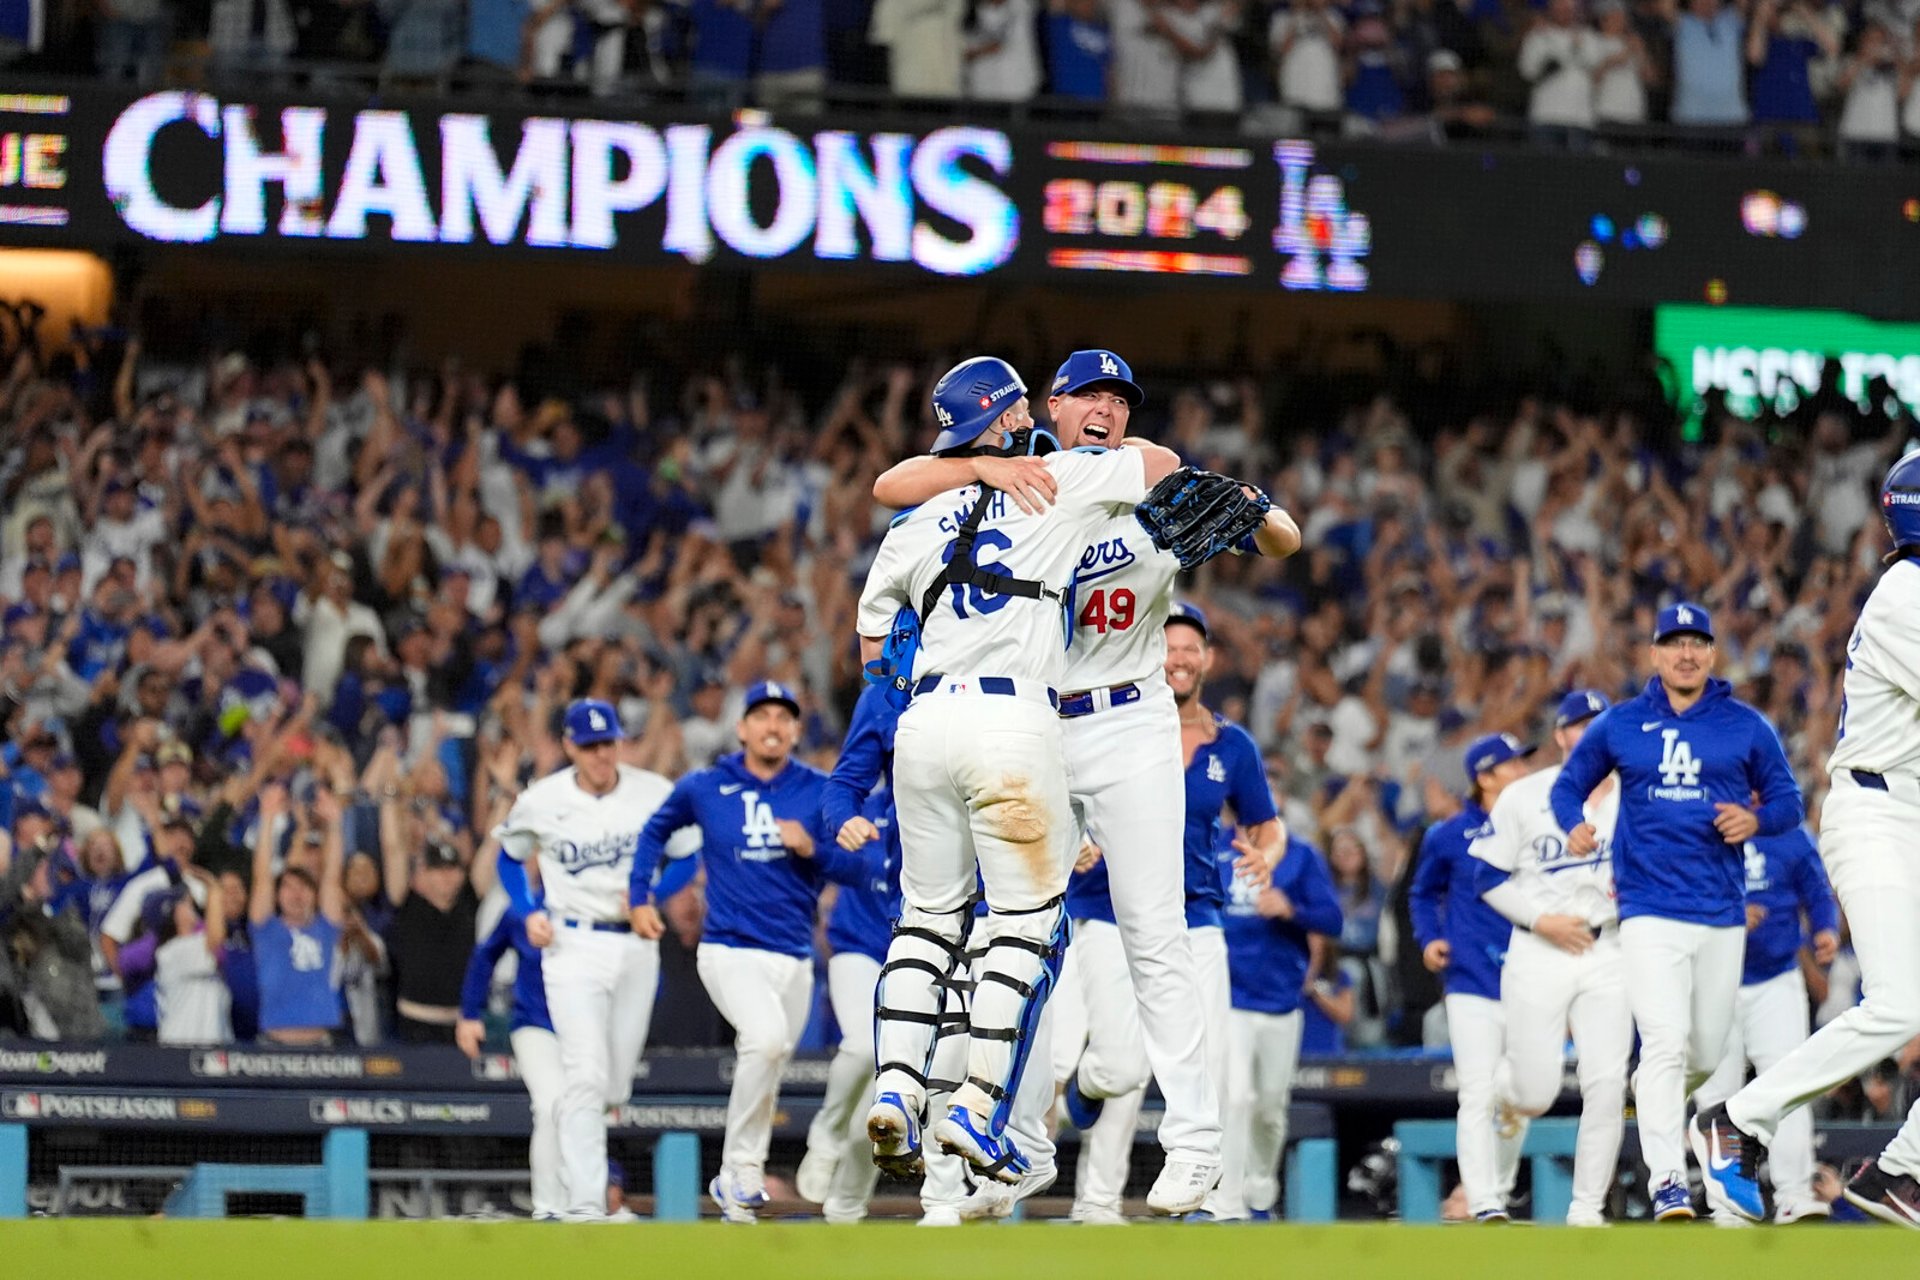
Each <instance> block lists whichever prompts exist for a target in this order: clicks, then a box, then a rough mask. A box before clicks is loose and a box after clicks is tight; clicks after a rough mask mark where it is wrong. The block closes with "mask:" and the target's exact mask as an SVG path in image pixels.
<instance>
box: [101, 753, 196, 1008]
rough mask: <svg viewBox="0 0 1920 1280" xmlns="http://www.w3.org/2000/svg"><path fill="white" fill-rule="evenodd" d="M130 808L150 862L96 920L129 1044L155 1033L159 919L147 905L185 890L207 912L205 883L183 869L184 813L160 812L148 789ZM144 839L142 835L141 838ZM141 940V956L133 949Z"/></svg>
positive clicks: (187, 830) (187, 861)
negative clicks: (121, 1001)
mask: <svg viewBox="0 0 1920 1280" xmlns="http://www.w3.org/2000/svg"><path fill="white" fill-rule="evenodd" d="M129 805H130V807H132V808H134V809H135V813H134V815H132V821H133V823H134V824H135V825H134V830H136V831H147V832H150V833H151V839H152V842H153V859H152V861H151V863H150V865H149V866H148V867H147V868H146V869H145V870H144V871H141V872H139V873H138V874H136V875H134V876H133V877H132V878H131V879H129V880H128V881H127V882H126V884H125V885H124V886H122V888H121V890H120V893H119V896H118V897H116V898H115V899H114V900H113V906H112V907H110V908H109V909H108V910H107V914H106V916H105V917H104V918H103V919H102V920H101V922H100V951H101V954H102V955H103V956H105V957H106V961H107V963H108V964H109V965H111V966H112V968H113V970H114V972H116V973H118V974H119V975H120V982H121V989H122V991H123V992H124V993H125V995H126V1003H125V1008H124V1014H123V1016H124V1019H125V1022H126V1030H127V1036H128V1038H129V1039H133V1040H152V1039H154V1038H155V1037H156V1036H157V1035H158V1033H159V1027H160V1017H159V1009H158V1007H157V1005H156V1003H155V994H156V993H155V992H154V990H153V957H152V952H151V947H152V944H153V933H154V931H155V929H157V927H158V924H159V921H158V919H149V918H148V914H147V912H148V903H149V902H153V903H155V904H158V903H159V902H161V901H163V900H164V897H165V895H167V894H169V893H171V892H172V891H173V890H174V889H176V888H180V887H182V886H184V887H185V889H186V891H187V892H188V893H189V894H191V895H192V896H193V898H194V904H195V905H196V906H197V907H199V908H201V909H202V910H204V909H205V908H206V894H207V891H206V885H205V882H203V881H201V880H200V879H198V878H196V877H191V876H188V875H187V874H186V872H185V868H186V867H187V866H189V865H191V864H192V862H193V847H194V840H195V835H196V832H195V828H194V822H193V819H192V817H190V816H189V815H188V813H187V812H186V811H185V810H184V809H179V808H176V809H172V810H165V811H163V810H162V809H161V807H160V804H159V797H158V796H157V795H156V794H155V793H154V792H152V791H143V792H138V793H136V794H135V796H134V798H133V799H132V800H131V801H130V802H129ZM140 838H141V839H142V840H145V839H148V838H149V836H148V835H147V834H142V835H141V836H140ZM142 941H145V942H146V943H147V944H148V946H147V949H146V950H145V952H144V954H142V953H141V952H139V951H136V950H135V946H136V944H137V943H140V942H142Z"/></svg>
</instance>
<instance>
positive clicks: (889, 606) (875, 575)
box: [858, 449, 1147, 688]
mask: <svg viewBox="0 0 1920 1280" xmlns="http://www.w3.org/2000/svg"><path fill="white" fill-rule="evenodd" d="M1046 465H1047V468H1048V469H1049V470H1050V471H1052V472H1053V473H1054V477H1055V479H1056V480H1057V481H1058V482H1059V494H1058V497H1057V500H1056V501H1055V502H1054V505H1053V506H1051V507H1048V508H1047V509H1046V510H1045V511H1044V512H1042V513H1041V514H1039V515H1028V514H1026V513H1025V512H1023V511H1021V510H1020V508H1019V507H1018V506H1017V505H1015V504H1014V503H1013V502H1012V501H1011V500H1009V499H1008V497H1007V495H1006V494H1004V493H995V494H994V495H993V496H992V499H991V500H990V501H989V502H988V504H987V510H986V514H985V517H984V519H982V521H981V524H980V532H979V535H978V536H977V537H976V538H975V540H974V544H973V560H974V563H975V564H976V565H978V566H979V567H980V568H982V569H986V570H990V571H992V572H995V573H1001V574H1005V575H1007V576H1008V577H1013V578H1024V579H1028V580H1031V581H1037V582H1039V583H1042V584H1043V585H1044V586H1045V588H1046V589H1047V590H1048V591H1050V592H1054V593H1056V595H1054V596H1043V597H1041V598H1040V599H1038V600H1025V599H1021V598H1020V597H1018V596H1009V595H1002V594H1000V593H998V592H989V591H986V590H984V589H982V588H980V587H974V586H965V585H957V586H953V587H951V588H949V589H948V590H947V591H945V592H944V593H943V594H942V595H941V597H940V601H939V603H938V604H936V605H935V606H934V610H933V616H932V617H927V618H922V619H920V626H921V637H920V649H919V652H918V654H917V655H916V657H915V660H914V666H913V672H912V675H913V677H914V678H915V679H918V678H919V677H921V676H924V675H930V674H936V673H937V674H944V675H976V676H1002V677H1011V678H1014V679H1026V680H1034V681H1038V682H1040V683H1042V684H1046V685H1049V686H1052V687H1054V688H1059V687H1060V682H1061V678H1062V676H1063V675H1064V674H1065V668H1066V648H1067V637H1066V612H1065V607H1064V606H1065V604H1066V601H1067V598H1068V588H1069V585H1070V583H1071V582H1072V579H1073V574H1074V570H1075V569H1076V568H1077V567H1078V566H1079V563H1080V560H1081V557H1082V556H1083V554H1084V553H1085V552H1086V549H1087V546H1088V544H1089V543H1091V542H1092V541H1093V537H1094V534H1095V532H1096V531H1097V530H1099V529H1100V528H1102V527H1104V526H1105V525H1106V523H1107V522H1108V520H1109V519H1110V518H1111V517H1112V516H1113V515H1114V514H1116V513H1118V512H1124V511H1129V510H1131V509H1132V508H1133V507H1134V506H1136V505H1137V504H1138V503H1139V502H1140V501H1141V499H1143V498H1145V497H1146V496H1147V486H1146V463H1145V461H1144V459H1143V457H1142V455H1141V453H1140V451H1139V450H1138V449H1098V450H1091V451H1083V450H1078V449H1075V450H1070V451H1068V452H1064V453H1052V454H1048V455H1047V458H1046ZM979 496H980V487H979V486H978V485H969V486H968V487H967V488H965V489H960V490H956V491H955V492H952V493H944V494H941V495H940V496H939V497H938V498H936V499H934V500H933V501H932V502H929V503H926V504H925V505H923V506H919V507H914V508H912V509H911V510H909V511H905V512H902V513H901V514H900V515H898V516H895V517H894V521H893V525H892V527H891V528H889V529H888V530H887V536H886V537H885V538H884V539H882V540H881V543H880V550H879V552H878V553H877V554H876V555H875V556H874V561H873V567H872V569H870V570H869V571H868V573H867V584H866V587H865V589H864V590H863V591H862V592H861V593H860V615H859V620H858V622H859V631H860V634H861V635H863V636H884V635H886V634H887V633H888V632H889V631H891V630H892V628H893V620H894V617H895V616H896V615H897V614H898V613H899V611H900V610H901V609H905V608H912V609H915V610H918V609H919V608H920V603H921V600H922V598H923V597H924V596H925V595H926V592H927V588H928V587H930V586H932V585H933V583H934V582H935V580H936V579H938V578H939V576H940V574H941V573H942V572H943V571H944V570H945V568H946V562H947V560H948V559H949V558H950V557H951V556H952V554H953V545H954V540H955V538H956V537H957V536H958V535H959V531H960V523H961V521H962V520H964V519H965V518H966V516H967V514H968V513H969V512H970V511H972V510H973V505H974V503H975V502H976V501H977V500H978V499H979ZM943 552H944V554H943Z"/></svg>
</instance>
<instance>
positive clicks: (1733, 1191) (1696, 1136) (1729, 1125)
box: [1687, 1106, 1767, 1222]
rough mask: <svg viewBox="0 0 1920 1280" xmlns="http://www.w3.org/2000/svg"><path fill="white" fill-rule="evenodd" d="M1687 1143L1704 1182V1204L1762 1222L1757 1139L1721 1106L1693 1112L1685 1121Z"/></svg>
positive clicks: (1750, 1220) (1763, 1216) (1764, 1206)
mask: <svg viewBox="0 0 1920 1280" xmlns="http://www.w3.org/2000/svg"><path fill="white" fill-rule="evenodd" d="M1687 1144H1688V1145H1689V1146H1691V1147H1692V1148H1693V1158H1694V1159H1695V1160H1697V1161H1699V1162H1700V1176H1701V1178H1702V1179H1703V1180H1704V1181H1705V1182H1706V1184H1707V1204H1708V1206H1709V1207H1711V1208H1714V1209H1728V1210H1731V1211H1732V1212H1734V1213H1737V1214H1739V1215H1740V1216H1741V1217H1743V1218H1745V1219H1746V1220H1747V1221H1748V1222H1762V1221H1765V1219H1766V1216H1767V1206H1766V1202H1765V1201H1764V1200H1762V1199H1761V1197H1760V1171H1759V1164H1760V1140H1759V1139H1758V1138H1755V1137H1754V1136H1753V1135H1752V1134H1748V1133H1742V1132H1740V1129H1739V1127H1738V1126H1737V1125H1735V1124H1734V1123H1733V1121H1732V1119H1731V1118H1729V1117H1728V1115H1727V1109H1726V1108H1725V1107H1724V1106H1720V1107H1715V1108H1714V1109H1713V1110H1711V1111H1708V1112H1706V1113H1704V1114H1702V1115H1696V1116H1694V1118H1693V1120H1692V1122H1691V1123H1690V1124H1688V1125H1687Z"/></svg>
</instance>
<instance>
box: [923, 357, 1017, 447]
mask: <svg viewBox="0 0 1920 1280" xmlns="http://www.w3.org/2000/svg"><path fill="white" fill-rule="evenodd" d="M1025 394H1027V384H1026V383H1024V382H1022V381H1021V380H1020V375H1019V374H1018V373H1015V372H1014V369H1013V366H1012V365H1010V364H1008V363H1007V362H1006V361H1005V360H1000V359H996V358H995V357H993V356H974V357H973V358H971V359H968V360H962V361H961V362H960V363H959V364H957V365H955V366H953V368H951V369H949V370H947V371H946V372H945V373H943V374H941V375H940V381H938V382H936V383H934V384H933V417H934V421H936V422H937V423H939V424H940V434H939V435H938V436H936V437H935V438H934V441H933V450H932V451H933V452H934V453H945V452H946V451H947V450H948V449H958V448H959V447H961V446H962V445H968V444H972V443H973V440H974V437H976V436H978V435H979V434H980V433H981V432H982V431H985V430H986V429H987V428H988V427H990V426H992V425H993V420H994V419H995V418H998V417H999V416H1000V415H1001V414H1003V413H1005V412H1006V411H1007V409H1008V407H1009V406H1010V405H1012V404H1013V402H1014V401H1016V400H1018V399H1019V398H1020V397H1021V396H1024V395H1025Z"/></svg>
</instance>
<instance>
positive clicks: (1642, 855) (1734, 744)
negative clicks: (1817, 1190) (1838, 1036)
mask: <svg viewBox="0 0 1920 1280" xmlns="http://www.w3.org/2000/svg"><path fill="white" fill-rule="evenodd" d="M1650 652H1651V658H1652V664H1653V669H1654V675H1653V678H1652V679H1650V680H1648V681H1647V686H1646V688H1645V689H1644V690H1643V691H1642V692H1641V693H1640V695H1639V696H1638V697H1635V698H1630V699H1628V700H1627V701H1626V702H1623V703H1621V704H1620V705H1619V706H1617V707H1614V708H1612V709H1611V710H1609V711H1606V712H1604V713H1602V714H1601V716H1600V717H1599V719H1597V720H1595V721H1594V722H1593V725H1592V727H1590V728H1589V729H1588V730H1587V732H1586V735H1585V736H1584V737H1582V738H1581V739H1580V745H1579V746H1577V747H1575V748H1574V750H1573V754H1572V755H1570V756H1568V757H1567V763H1566V767H1565V768H1564V769H1562V770H1561V772H1560V777H1559V778H1558V780H1556V781H1555V782H1554V784H1553V792H1552V796H1551V799H1552V803H1553V816H1554V819H1555V820H1556V821H1557V822H1559V824H1560V827H1561V829H1562V830H1563V831H1565V832H1566V833H1567V849H1568V852H1569V853H1571V854H1573V855H1574V856H1576V857H1584V856H1586V855H1587V854H1588V853H1591V852H1592V851H1593V850H1594V848H1595V847H1596V839H1595V835H1594V829H1593V826H1592V825H1591V824H1590V823H1588V822H1587V821H1586V816H1585V813H1584V811H1583V809H1582V806H1583V804H1584V803H1585V801H1586V797H1587V796H1588V794H1589V793H1590V792H1592V790H1593V788H1594V787H1595V786H1596V785H1598V783H1599V782H1600V780H1601V779H1602V778H1604V777H1606V776H1607V774H1609V773H1612V772H1615V771H1617V772H1618V773H1619V775H1620V819H1619V825H1618V826H1617V827H1616V829H1615V831H1614V840H1613V880H1614V887H1615V890H1616V892H1617V893H1618V895H1619V901H1620V950H1621V956H1622V959H1623V960H1624V962H1625V966H1626V973H1627V994H1628V997H1629V1001H1630V1003H1631V1004H1632V1006H1633V1021H1634V1025H1635V1027H1637V1028H1638V1030H1639V1032H1640V1067H1639V1070H1638V1071H1636V1072H1635V1074H1634V1079H1633V1086H1634V1103H1635V1107H1636V1110H1637V1113H1638V1116H1639V1125H1640V1150H1641V1152H1642V1154H1643V1155H1644V1157H1645V1159H1646V1165H1647V1174H1648V1185H1649V1186H1650V1187H1652V1188H1653V1193H1654V1217H1655V1219H1657V1220H1659V1221H1663V1222H1669V1221H1686V1220H1688V1219H1691V1218H1692V1217H1693V1216H1694V1213H1693V1197H1692V1194H1691V1193H1690V1192H1689V1191H1688V1189H1687V1156H1686V1138H1685V1131H1686V1123H1687V1113H1686V1107H1687V1095H1688V1094H1690V1093H1692V1092H1693V1091H1694V1090H1695V1089H1697V1088H1699V1087H1700V1086H1701V1085H1702V1084H1704V1083H1706V1081H1707V1078H1708V1077H1709V1076H1711V1075H1712V1074H1713V1072H1714V1069H1715V1068H1716V1067H1718V1066H1719V1065H1720V1060H1721V1059H1722V1058H1723V1057H1724V1056H1725V1054H1726V1048H1727V1034H1728V1032H1729V1030H1730V1029H1731V1028H1732V1026H1733V1016H1734V1010H1735V1007H1736V1005H1737V1000H1736V997H1737V996H1738V994H1739V991H1740V967H1741V960H1742V957H1743V955H1744V953H1745V940H1746V923H1747V882H1746V859H1745V857H1744V855H1743V854H1742V852H1741V850H1742V849H1743V848H1745V846H1746V843H1747V841H1749V840H1751V839H1753V838H1754V837H1756V836H1775V835H1780V834H1781V833H1783V832H1786V831H1790V830H1792V829H1793V828H1794V827H1796V826H1798V825H1799V824H1800V820H1801V818H1802V817H1803V816H1805V815H1804V810H1803V809H1802V806H1801V801H1800V787H1799V784H1798V783H1796V782H1795V781H1794V779H1793V770H1792V769H1791V768H1789V767H1788V765H1787V757H1786V754H1785V753H1784V752H1783V751H1781V749H1780V739H1779V738H1778V737H1777V736H1776V735H1775V734H1774V731H1773V728H1772V726H1770V725H1768V724H1767V722H1766V721H1765V720H1764V719H1763V718H1761V715H1760V713H1759V712H1757V711H1755V710H1754V709H1753V708H1752V707H1749V706H1747V705H1746V704H1745V703H1743V702H1740V701H1738V700H1737V699H1735V698H1734V696H1733V686H1731V685H1729V684H1728V683H1727V682H1726V681H1725V680H1718V679H1715V678H1713V661H1714V653H1715V650H1714V644H1713V619H1712V617H1711V616H1710V615H1709V614H1708V613H1707V611H1706V610H1705V609H1702V608H1701V607H1700V606H1699V605H1697V604H1675V605H1668V606H1667V607H1666V608H1664V609H1662V610H1661V611H1660V615H1659V618H1658V621H1657V623H1656V625H1655V628H1654V633H1653V645H1652V648H1651V651H1650ZM1756 795H1757V796H1758V797H1759V804H1758V807H1755V806H1754V797H1755V796H1756Z"/></svg>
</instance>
